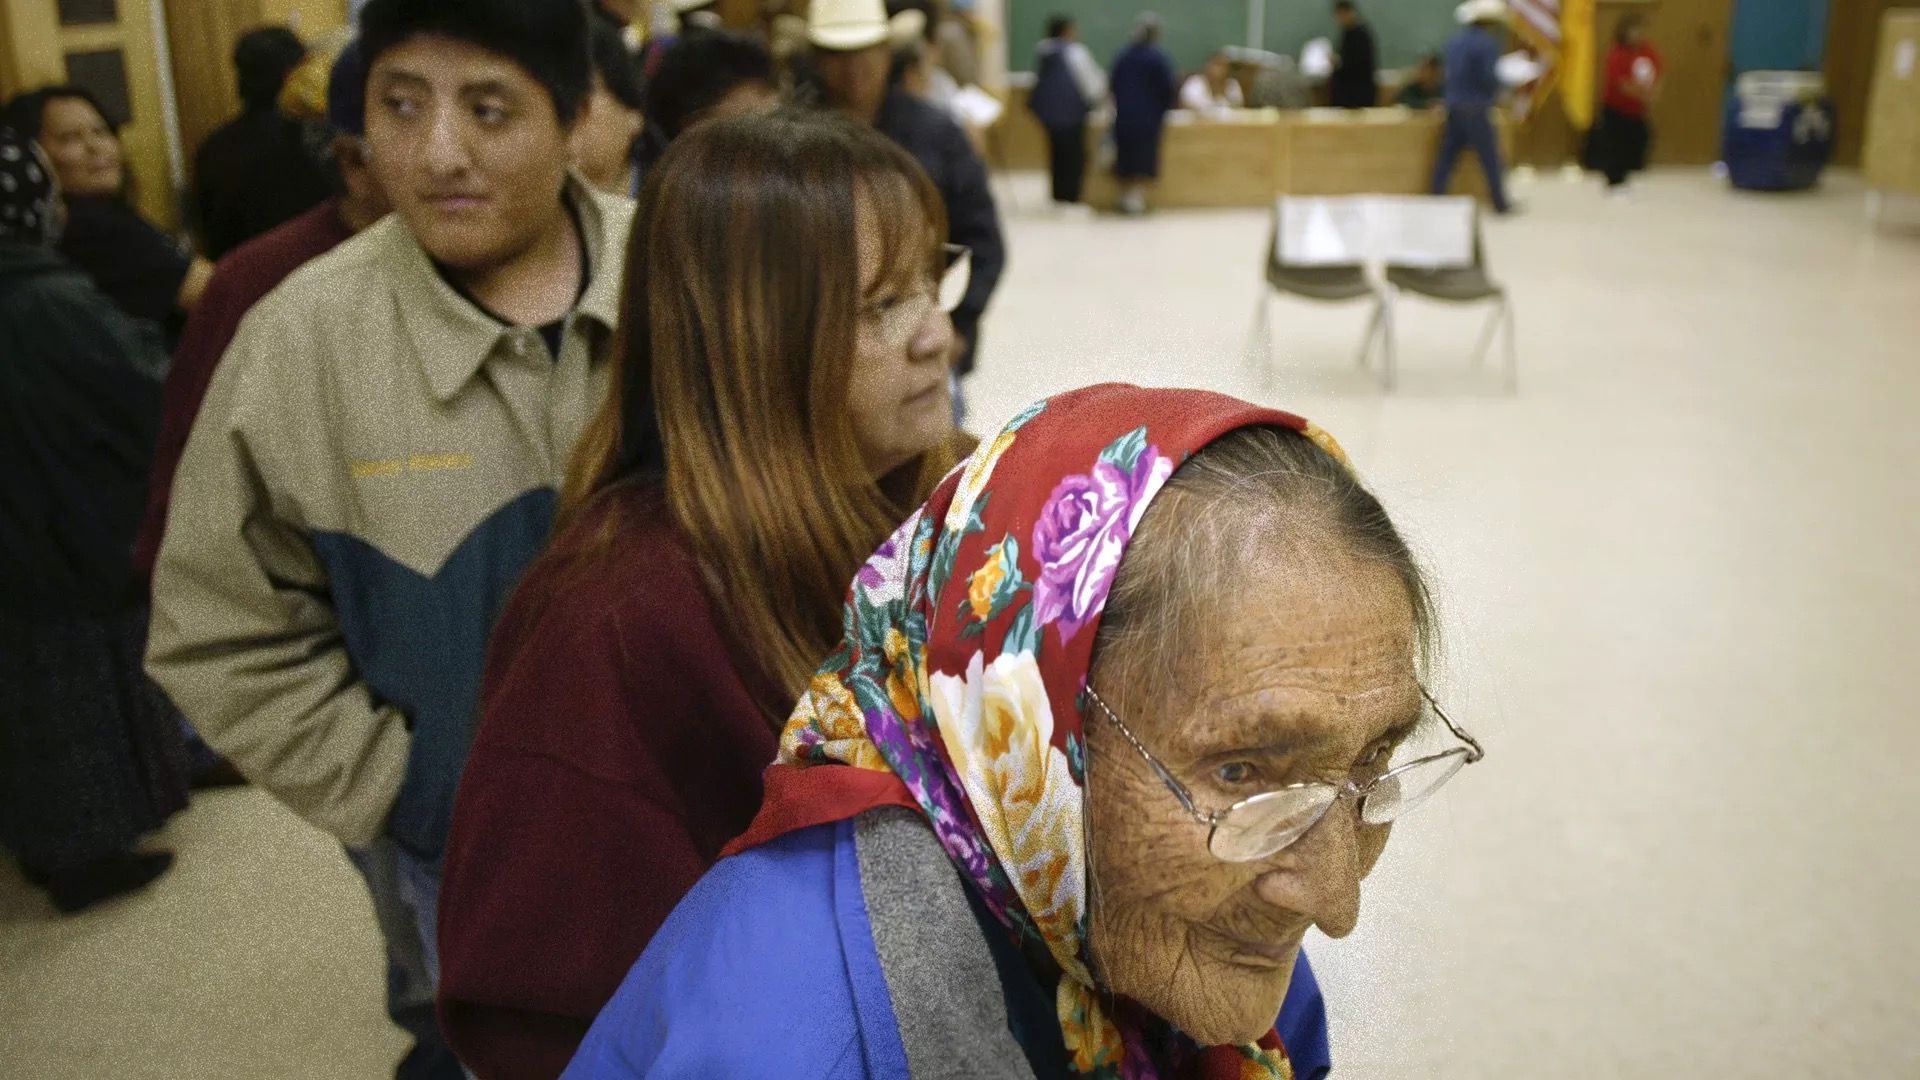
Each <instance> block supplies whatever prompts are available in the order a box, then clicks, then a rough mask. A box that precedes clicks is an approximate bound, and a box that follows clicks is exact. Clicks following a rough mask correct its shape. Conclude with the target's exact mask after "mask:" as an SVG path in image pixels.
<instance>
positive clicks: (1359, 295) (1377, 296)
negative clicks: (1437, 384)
mask: <svg viewBox="0 0 1920 1080" xmlns="http://www.w3.org/2000/svg"><path fill="white" fill-rule="evenodd" d="M1280 237H1281V230H1280V222H1279V220H1278V218H1277V217H1276V219H1275V221H1274V223H1273V238H1272V240H1271V241H1270V242H1269V243H1268V245H1267V273H1266V282H1265V283H1264V284H1263V285H1262V286H1261V289H1260V299H1259V302H1258V306H1257V307H1256V308H1255V309H1254V316H1253V343H1254V346H1255V348H1258V349H1261V350H1263V352H1264V362H1263V363H1262V364H1261V366H1262V368H1264V369H1265V370H1266V371H1267V372H1268V373H1271V372H1272V369H1273V337H1272V323H1271V315H1270V313H1269V311H1268V306H1269V304H1270V303H1271V302H1272V299H1273V293H1287V294H1290V295H1293V296H1297V297H1300V298H1301V299H1303V300H1314V301H1318V302H1320V303H1329V304H1337V303H1344V302H1346V301H1348V300H1365V299H1368V298H1371V299H1372V300H1373V302H1374V303H1373V317H1372V318H1371V319H1370V320H1368V322H1367V331H1366V336H1365V337H1363V338H1362V339H1361V341H1360V357H1359V365H1360V367H1361V368H1363V369H1364V368H1365V367H1366V366H1367V362H1368V361H1369V360H1370V359H1371V358H1372V356H1373V346H1374V342H1375V341H1378V342H1380V343H1381V344H1382V346H1383V348H1384V351H1385V353H1386V357H1387V361H1386V362H1387V368H1388V370H1392V368H1393V309H1392V307H1391V305H1390V304H1389V303H1388V302H1387V296H1386V294H1385V293H1382V292H1381V291H1380V290H1379V289H1376V288H1375V287H1374V285H1373V282H1372V281H1370V280H1368V278H1367V271H1366V268H1365V267H1364V266H1363V265H1361V264H1360V263H1357V262H1355V263H1341V264H1338V265H1332V266H1297V265H1289V264H1288V262H1287V259H1286V252H1284V251H1282V250H1281V243H1280Z"/></svg>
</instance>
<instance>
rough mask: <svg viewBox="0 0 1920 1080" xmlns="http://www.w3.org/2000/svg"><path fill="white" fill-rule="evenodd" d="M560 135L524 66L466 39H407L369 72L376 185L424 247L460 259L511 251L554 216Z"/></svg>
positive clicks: (487, 261) (470, 265)
mask: <svg viewBox="0 0 1920 1080" xmlns="http://www.w3.org/2000/svg"><path fill="white" fill-rule="evenodd" d="M567 136H568V131H567V129H566V128H564V127H562V126H561V125H560V121H559V118H558V116H557V115H556V114H555V112H554V107H553V98H552V97H551V96H549V95H548V93H547V91H546V88H545V87H544V86H542V85H541V84H540V83H539V82H538V81H536V80H535V79H534V77H533V76H532V75H531V74H529V73H528V72H527V71H526V70H525V69H524V68H522V67H520V66H519V65H518V64H516V63H514V62H513V61H511V60H509V59H507V58H506V57H504V56H501V55H499V54H497V53H493V52H489V51H487V50H485V49H482V48H480V47H479V46H477V45H473V44H469V43H467V42H464V41H456V40H453V39H451V38H444V37H438V36H434V35H427V34H423V35H420V36H417V37H414V38H410V39H408V40H407V41H405V42H402V43H401V44H399V45H396V46H394V47H393V48H391V49H388V50H387V51H386V52H383V53H381V54H380V56H379V58H378V59H377V60H375V61H374V64H373V67H372V69H371V70H370V71H369V72H368V75H367V138H366V142H367V147H368V150H369V152H370V153H371V155H372V164H373V169H374V173H375V175H376V176H377V177H378V178H379V181H380V187H381V189H382V190H383V191H385V192H386V193H387V196H388V198H390V199H391V200H392V201H393V206H394V209H395V210H397V211H399V213H400V216H401V217H402V218H404V219H405V220H406V222H407V227H408V228H409V229H411V230H412V231H413V235H414V236H415V238H417V239H418V240H419V241H420V246H421V247H423V248H425V249H426V250H427V252H428V254H430V255H432V256H433V257H434V258H435V259H437V260H439V261H440V262H442V263H445V264H447V265H449V266H452V267H454V268H456V269H461V270H478V269H484V268H487V267H492V266H498V265H500V264H502V263H506V262H509V261H511V260H512V259H513V258H515V257H516V256H518V255H520V254H521V253H522V252H524V251H526V250H527V249H528V248H529V247H531V246H532V245H533V243H534V242H535V241H536V240H538V239H539V238H540V237H541V236H543V235H545V233H546V230H548V229H549V228H551V227H552V225H553V222H554V221H555V219H556V217H557V216H558V215H559V214H561V213H562V212H563V211H562V209H561V203H560V190H561V188H562V187H563V186H564V184H565V182H566V169H567V162H568V160H569V155H568V151H567Z"/></svg>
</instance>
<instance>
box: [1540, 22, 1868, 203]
mask: <svg viewBox="0 0 1920 1080" xmlns="http://www.w3.org/2000/svg"><path fill="white" fill-rule="evenodd" d="M1836 2H1838V0H1836ZM1633 12H1637V13H1639V14H1640V15H1642V16H1644V17H1645V18H1646V20H1647V29H1648V32H1649V35H1650V36H1651V37H1652V38H1653V43H1654V47H1655V48H1657V49H1659V50H1660V55H1661V56H1663V57H1665V58H1666V61H1667V78H1666V82H1665V83H1664V84H1663V85H1662V88H1661V91H1660V100H1659V101H1658V102H1656V103H1655V104H1654V108H1653V115H1652V117H1651V118H1650V119H1651V122H1652V124H1653V132H1654V134H1653V155H1652V156H1653V161H1654V162H1655V163H1656V164H1668V165H1682V164H1684V165H1704V164H1707V163H1709V162H1713V161H1717V160H1719V157H1720V127H1721V108H1722V106H1723V104H1724V102H1725V96H1724V95H1725V93H1726V88H1727V76H1728V72H1729V70H1730V69H1729V55H1728V38H1729V35H1730V33H1731V28H1732V25H1733V0H1600V2H1599V4H1598V5H1597V8H1596V11H1595V12H1594V35H1593V37H1594V40H1593V49H1594V64H1593V70H1594V77H1595V78H1596V79H1598V78H1600V77H1601V76H1602V74H1603V73H1604V72H1605V70H1606V55H1607V50H1608V49H1609V48H1610V47H1611V46H1612V44H1613V32H1614V30H1615V28H1617V27H1618V26H1619V23H1620V20H1621V19H1622V18H1624V17H1626V15H1628V14H1629V13H1633ZM1596 93H1597V90H1596ZM1594 108H1595V110H1596V111H1598V109H1599V103H1598V101H1597V99H1596V101H1595V105H1594ZM1583 137H1584V133H1583V132H1576V131H1575V130H1574V129H1573V126H1572V125H1571V124H1569V123H1568V122H1567V116H1566V112H1565V110H1564V108H1563V107H1562V105H1561V103H1560V97H1559V95H1558V94H1555V95H1554V97H1553V99H1552V100H1550V101H1549V102H1547V105H1546V108H1545V109H1543V110H1541V112H1540V113H1539V115H1537V116H1534V117H1532V118H1530V119H1528V121H1527V122H1526V123H1525V124H1524V125H1523V126H1522V127H1521V130H1520V131H1519V133H1518V136H1517V138H1516V144H1517V148H1518V150H1517V152H1518V154H1519V160H1520V161H1523V162H1526V163H1528V164H1532V165H1538V166H1541V167H1543V168H1557V167H1559V166H1560V165H1563V164H1565V163H1567V162H1569V161H1575V160H1577V159H1578V157H1579V147H1580V140H1581V139H1582V138H1583Z"/></svg>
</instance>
